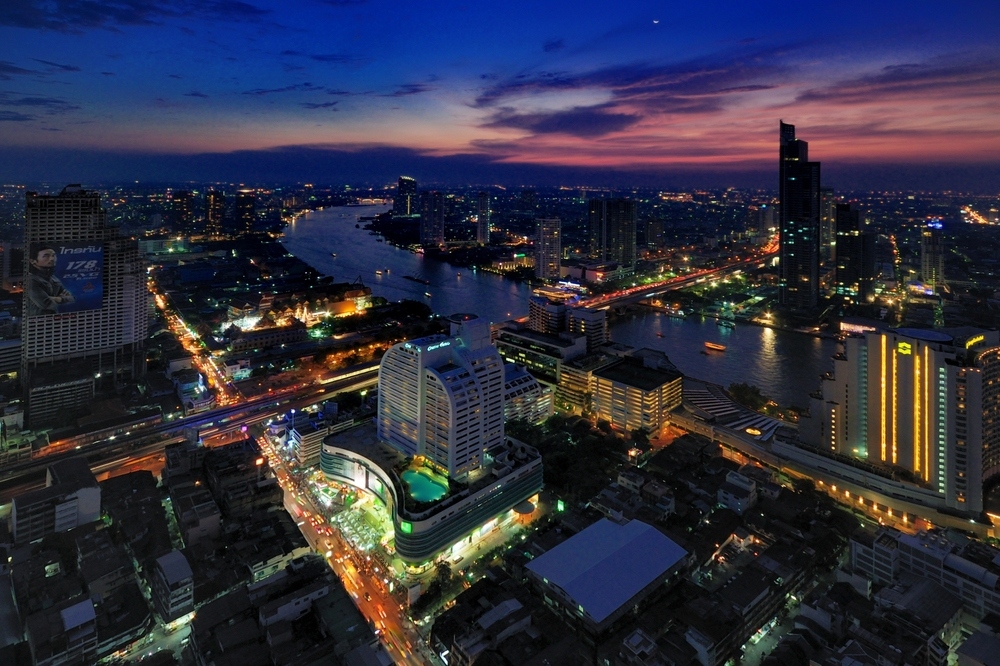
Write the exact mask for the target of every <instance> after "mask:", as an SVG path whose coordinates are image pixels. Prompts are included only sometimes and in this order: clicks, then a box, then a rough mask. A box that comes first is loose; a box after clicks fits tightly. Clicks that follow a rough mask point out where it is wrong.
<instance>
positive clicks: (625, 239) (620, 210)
mask: <svg viewBox="0 0 1000 666" xmlns="http://www.w3.org/2000/svg"><path fill="white" fill-rule="evenodd" d="M588 226H589V239H590V256H591V258H593V259H596V260H597V261H599V262H601V263H607V262H614V263H616V264H618V265H619V266H622V267H624V268H628V269H631V268H634V267H635V260H636V245H635V232H636V208H635V202H634V201H629V200H628V199H591V200H590V203H589V215H588Z"/></svg>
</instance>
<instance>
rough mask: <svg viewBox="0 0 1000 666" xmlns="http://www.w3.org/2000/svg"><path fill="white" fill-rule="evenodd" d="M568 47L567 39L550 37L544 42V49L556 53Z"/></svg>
mask: <svg viewBox="0 0 1000 666" xmlns="http://www.w3.org/2000/svg"><path fill="white" fill-rule="evenodd" d="M564 48H566V40H565V39H550V40H548V41H546V42H545V43H544V44H542V50H543V51H545V52H546V53H554V52H555V51H561V50H562V49H564Z"/></svg>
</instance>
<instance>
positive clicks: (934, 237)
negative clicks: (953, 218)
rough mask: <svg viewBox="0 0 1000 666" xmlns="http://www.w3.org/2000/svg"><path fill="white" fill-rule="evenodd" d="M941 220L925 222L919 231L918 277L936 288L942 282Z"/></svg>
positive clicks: (942, 246) (942, 247) (942, 249)
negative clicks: (922, 228) (924, 225)
mask: <svg viewBox="0 0 1000 666" xmlns="http://www.w3.org/2000/svg"><path fill="white" fill-rule="evenodd" d="M941 228H942V225H941V222H939V221H937V220H933V221H931V222H928V223H927V226H926V227H924V230H923V231H922V232H921V233H920V278H921V279H922V280H923V281H924V284H926V285H928V286H929V287H931V288H937V287H938V286H940V285H943V284H944V244H943V243H942V240H941Z"/></svg>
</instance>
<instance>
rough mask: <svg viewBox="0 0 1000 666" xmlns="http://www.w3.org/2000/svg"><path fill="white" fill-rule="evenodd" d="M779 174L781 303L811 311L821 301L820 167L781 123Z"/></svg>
mask: <svg viewBox="0 0 1000 666" xmlns="http://www.w3.org/2000/svg"><path fill="white" fill-rule="evenodd" d="M778 172H779V179H778V180H779V182H778V185H779V197H780V199H781V202H780V207H779V222H778V235H779V238H778V240H779V244H780V247H779V257H780V259H779V261H780V264H779V269H780V288H781V291H780V296H781V304H782V305H785V306H787V307H789V308H791V309H792V310H809V309H812V308H814V307H816V304H817V303H818V302H819V264H820V235H821V229H820V164H819V162H810V161H809V144H808V143H806V142H805V141H802V140H800V139H796V138H795V126H794V125H788V124H786V123H781V124H780V147H779V157H778Z"/></svg>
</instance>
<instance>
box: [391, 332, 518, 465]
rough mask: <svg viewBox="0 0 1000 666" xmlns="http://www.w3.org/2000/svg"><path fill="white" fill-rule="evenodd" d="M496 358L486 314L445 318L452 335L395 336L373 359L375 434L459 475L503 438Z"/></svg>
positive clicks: (479, 462) (500, 367)
mask: <svg viewBox="0 0 1000 666" xmlns="http://www.w3.org/2000/svg"><path fill="white" fill-rule="evenodd" d="M503 365H504V364H503V360H502V359H501V358H500V354H499V353H498V352H497V349H496V347H494V346H493V344H492V343H491V342H490V326H489V322H487V321H486V320H484V319H480V318H478V317H477V316H476V315H471V314H459V315H454V316H453V317H452V318H451V336H450V337H449V336H445V335H431V336H427V337H424V338H419V339H417V340H410V341H409V342H402V343H399V344H397V345H395V346H394V347H392V348H391V349H390V350H389V351H387V352H386V354H385V356H383V357H382V362H381V365H380V366H379V395H378V437H379V439H380V440H382V441H384V442H387V443H388V444H390V445H391V446H393V447H394V448H396V449H397V450H399V451H401V452H403V453H405V454H407V455H412V456H417V455H420V456H424V457H426V458H427V459H428V460H429V461H430V462H432V463H433V464H435V465H436V466H438V467H440V468H441V469H443V470H447V473H448V476H449V477H450V478H456V479H462V478H465V477H467V476H468V475H469V474H472V473H474V472H476V471H478V470H479V468H480V467H481V466H482V465H483V463H484V456H485V454H486V453H487V452H488V451H493V450H496V449H498V448H499V447H501V446H502V445H503V443H504V424H503V414H504V412H503V407H504V405H503V390H504V369H503Z"/></svg>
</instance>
